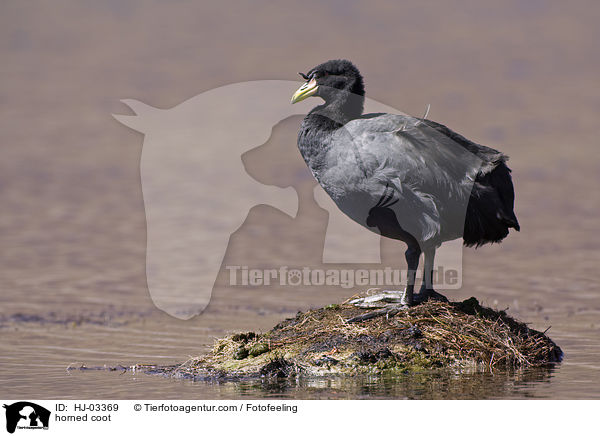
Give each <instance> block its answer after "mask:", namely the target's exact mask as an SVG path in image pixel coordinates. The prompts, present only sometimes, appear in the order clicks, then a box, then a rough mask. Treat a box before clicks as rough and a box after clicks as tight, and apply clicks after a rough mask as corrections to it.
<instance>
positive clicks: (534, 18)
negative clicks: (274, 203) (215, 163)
mask: <svg viewBox="0 0 600 436" xmlns="http://www.w3.org/2000/svg"><path fill="white" fill-rule="evenodd" d="M599 20H600V6H599V5H598V3H597V2H594V1H584V0H578V1H573V2H569V3H568V5H567V4H566V3H564V2H560V1H543V0H528V1H518V0H515V1H504V2H501V3H499V2H491V1H484V2H482V1H467V0H465V1H456V2H443V1H436V2H418V1H405V2H402V3H392V2H380V1H370V2H366V1H330V2H316V1H311V0H305V1H302V2H288V1H282V2H278V3H277V4H275V3H273V2H266V1H253V2H220V3H216V2H215V3H201V2H153V1H143V2H142V1H130V0H127V1H113V0H111V1H105V2H92V1H81V2H74V1H72V2H65V1H54V2H19V1H5V2H3V3H2V5H0V58H1V59H2V61H1V63H0V77H1V81H0V108H1V116H0V141H1V142H0V143H1V153H2V158H1V159H0V199H1V202H2V203H1V208H0V247H1V250H0V265H1V267H0V329H2V333H3V334H2V340H1V341H0V355H1V356H2V357H0V362H1V363H2V364H1V366H0V382H1V386H2V387H1V388H0V397H16V396H19V397H27V396H29V397H36V398H81V397H86V398H89V397H94V398H138V397H139V398H144V397H148V396H152V395H155V396H156V397H160V398H188V397H189V398H198V397H204V398H220V397H234V398H235V397H238V396H239V395H250V396H263V395H264V392H263V391H261V390H259V389H254V388H252V389H246V388H244V387H227V388H224V387H214V386H212V387H199V386H194V385H192V384H189V383H188V384H186V383H185V382H174V381H171V380H162V379H157V378H152V377H146V378H141V379H136V378H127V379H125V378H121V379H119V383H118V384H114V383H112V384H111V383H108V384H107V383H106V380H107V378H109V377H113V375H110V374H87V373H86V374H67V373H66V371H65V369H64V368H65V367H66V366H67V365H69V364H71V363H73V362H76V364H82V363H85V364H86V365H88V366H93V365H103V364H109V365H113V364H125V365H132V364H135V363H175V362H180V361H183V360H185V359H186V358H187V357H188V356H190V355H198V354H200V353H201V352H204V351H206V350H208V349H209V347H210V346H211V344H212V341H213V339H214V337H217V336H221V335H222V334H224V333H225V332H229V331H233V330H242V329H253V330H260V329H262V330H267V329H269V328H270V327H271V326H273V325H274V324H275V323H277V322H278V321H279V320H281V319H283V318H285V317H286V316H290V315H292V314H294V313H295V311H296V310H298V309H302V308H307V307H311V306H319V305H321V304H326V303H328V302H338V301H340V300H342V299H344V298H346V297H347V296H349V295H348V291H347V290H335V289H334V290H328V291H327V292H320V293H315V292H313V293H312V294H311V297H310V299H307V298H306V296H304V295H303V294H301V293H297V294H295V295H293V296H290V295H286V296H285V298H282V296H279V297H278V296H277V295H273V293H272V292H267V291H265V292H264V293H260V292H256V291H253V292H254V293H253V294H252V295H251V296H249V297H243V296H242V297H240V296H239V293H240V292H239V290H236V291H235V292H232V291H231V290H227V289H226V286H225V287H224V288H223V289H222V292H221V293H218V294H217V295H213V301H212V302H211V304H210V305H209V307H208V309H207V310H206V311H205V313H203V314H202V315H201V316H200V317H197V318H195V319H193V320H190V321H181V320H177V319H174V318H171V317H169V316H167V315H166V314H164V313H162V312H161V311H159V310H158V309H156V308H155V307H154V305H153V304H152V301H151V299H150V297H149V294H148V290H147V287H146V277H145V248H146V222H145V215H144V204H143V198H142V190H141V183H140V170H139V165H140V155H141V149H142V143H143V135H142V134H140V133H138V132H135V131H133V130H130V129H128V128H126V127H124V126H123V125H121V124H119V123H118V122H117V121H115V120H114V119H113V118H112V117H111V114H112V113H121V114H130V113H131V112H129V109H128V108H127V107H125V106H124V105H123V104H122V103H120V100H121V99H124V98H133V99H138V100H141V101H143V102H145V103H147V104H149V105H152V106H155V107H158V108H164V109H166V108H171V107H174V106H176V105H178V104H180V103H181V102H183V101H185V100H187V99H189V98H191V97H194V96H196V95H197V94H199V93H201V92H204V91H208V90H210V89H213V88H215V87H219V86H223V85H227V84H230V83H235V82H241V81H248V80H263V79H281V80H297V79H298V76H297V72H298V71H303V72H305V71H307V70H308V69H310V68H311V67H313V66H315V65H317V64H319V63H321V62H323V61H325V60H327V59H332V58H347V59H350V60H352V61H353V62H354V63H355V64H356V65H357V66H358V68H359V69H360V70H361V72H362V74H363V75H364V77H365V82H366V90H367V95H368V96H369V97H370V98H372V99H375V100H377V101H380V102H382V103H385V104H387V105H390V106H393V107H395V108H398V109H399V110H402V111H404V112H406V113H409V114H413V115H417V116H420V115H422V113H423V112H424V109H425V107H426V105H427V104H431V111H430V113H429V118H431V119H433V120H436V121H438V122H441V123H443V124H446V125H448V126H449V127H451V128H452V129H454V130H456V131H458V132H459V133H461V134H463V135H465V136H467V137H468V138H470V139H472V140H474V141H476V142H480V143H483V144H486V145H489V146H491V147H494V148H498V149H500V150H502V151H503V152H505V153H506V154H508V155H509V156H510V158H511V160H510V162H509V166H510V167H511V168H512V169H513V178H514V183H515V188H516V205H515V211H516V214H517V216H518V218H519V221H520V223H521V228H522V230H521V232H520V233H512V234H511V235H510V236H509V237H508V238H507V239H506V241H504V242H503V243H502V244H501V245H494V246H486V247H482V248H480V249H478V250H473V249H466V250H465V251H464V257H463V260H464V264H463V267H464V269H463V288H462V289H461V290H460V291H454V292H453V294H452V295H451V298H452V299H462V298H467V297H470V296H471V295H474V296H476V297H477V298H478V299H480V301H481V302H482V303H484V304H486V305H489V306H492V307H498V308H508V309H509V313H510V314H512V315H513V316H516V317H519V318H520V319H521V320H523V321H526V322H530V323H531V326H532V327H533V328H536V329H539V330H545V329H546V328H548V327H549V326H551V327H552V328H551V329H550V330H549V335H550V336H551V337H552V339H554V340H555V341H556V342H557V343H558V344H559V345H560V346H561V347H562V348H563V351H565V361H564V363H563V364H562V365H561V366H560V367H559V368H558V369H556V370H555V371H553V372H552V373H550V374H547V375H545V376H544V377H542V378H541V379H538V378H535V377H534V380H533V381H531V379H530V378H527V377H522V376H518V377H517V376H514V377H513V376H510V377H508V378H506V381H505V380H504V379H502V382H501V383H500V385H501V388H497V389H496V388H494V387H492V386H491V385H490V386H488V388H489V389H488V388H486V385H485V382H483V387H481V384H480V383H482V382H481V381H478V382H477V383H479V384H477V385H476V386H477V387H476V388H473V389H472V390H468V389H467V390H462V391H460V389H459V390H454V391H453V390H448V392H449V393H448V395H447V397H457V396H459V395H458V394H457V393H456V392H457V391H460V392H467V394H465V396H469V395H471V394H470V393H471V392H472V396H473V397H477V398H484V397H507V398H508V397H524V396H529V397H542V398H544V397H552V398H591V397H596V398H598V397H600V392H598V391H597V389H596V388H595V387H594V386H595V385H597V383H593V381H596V382H598V381H599V380H600V371H599V370H600V364H598V357H600V339H599V338H600V335H599V333H600V316H599V315H600V296H599V294H598V287H599V286H598V285H599V280H598V278H597V276H596V271H597V266H598V265H599V264H600V262H599V261H600V254H599V253H600V250H599V248H600V241H599V238H598V231H599V230H600V224H599V221H598V211H599V206H600V193H599V191H598V185H599V181H600V175H599V173H598V163H599V157H600V153H599V152H598V146H599V145H600V144H599V143H598V134H597V123H598V121H597V116H598V113H599V112H600V86H598V78H599V77H600V52H599V51H598V47H597V42H598V41H599V40H600V27H599V26H598V25H597V23H598V22H599ZM256 104H260V102H256ZM299 122H300V118H297V117H296V118H291V119H289V120H287V121H285V122H283V123H282V124H281V125H280V126H279V128H278V130H277V132H274V136H275V133H277V135H276V140H277V141H280V143H281V144H284V145H289V147H290V148H292V149H293V150H295V141H296V136H295V135H296V130H297V128H298V125H299ZM248 159H249V160H250V161H251V160H252V157H251V156H248ZM259 160H260V159H259ZM302 180H304V182H303V183H306V184H307V185H306V186H309V187H310V186H312V185H311V184H312V183H313V182H312V181H310V179H309V178H307V179H302ZM306 186H305V187H304V188H302V189H308V188H306ZM315 210H316V211H315V212H314V213H315V214H316V215H315V216H317V215H318V213H319V210H318V209H315ZM250 218H251V217H249V219H250ZM259 218H260V217H259ZM257 222H260V219H258V220H257ZM247 225H248V226H251V225H252V222H251V220H250V221H249V222H248V223H247ZM306 225H307V226H308V228H310V220H308V221H307V224H306ZM263 231H264V229H263ZM263 236H264V237H266V238H267V239H268V238H269V237H271V238H273V237H274V236H273V235H270V236H269V235H268V234H267V235H266V236H265V235H264V234H263ZM240 241H244V239H243V237H240V239H238V242H237V244H238V245H240V246H241V247H242V248H241V250H243V248H244V247H246V248H247V247H248V246H249V245H248V244H244V243H243V242H240ZM309 241H310V240H309ZM307 246H310V244H307ZM402 250H403V247H401V248H400V249H399V250H398V253H402ZM511 377H512V378H511ZM515 377H516V378H515ZM519 377H521V378H519ZM498 380H499V379H495V380H494V382H493V383H494V386H497V385H498V383H499V382H498ZM540 380H541V381H540ZM548 382H549V383H548ZM457 383H458V382H457ZM469 386H475V385H472V384H471V385H469ZM312 388H313V389H312V390H307V389H303V388H294V389H292V390H291V391H289V393H288V394H285V395H290V396H292V397H295V398H313V397H349V398H355V397H356V396H357V395H358V394H357V390H356V389H350V388H348V389H343V388H339V386H337V387H336V386H332V385H326V386H322V385H319V386H318V387H317V388H315V387H314V386H313V387H312ZM411 389H413V390H414V389H416V388H414V387H406V389H405V390H401V389H400V390H394V391H393V392H392V393H389V394H387V396H396V397H404V396H410V393H411V392H413V390H411ZM361 392H363V391H361ZM428 392H430V394H429V395H430V396H435V393H433V391H428ZM452 392H454V393H452ZM282 395H283V394H282ZM378 395H382V396H386V395H385V394H382V393H381V392H380V391H377V390H376V389H375V390H374V391H372V392H371V393H370V394H369V393H367V394H366V396H367V397H369V396H378ZM442 396H443V395H442Z"/></svg>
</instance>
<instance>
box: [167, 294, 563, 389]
mask: <svg viewBox="0 0 600 436" xmlns="http://www.w3.org/2000/svg"><path fill="white" fill-rule="evenodd" d="M365 312H366V311H365V309H360V308H357V307H355V306H353V305H350V304H346V303H344V304H339V305H330V306H326V307H324V308H321V309H316V310H310V311H308V312H299V313H298V315H297V316H296V317H295V318H290V319H287V320H285V321H283V322H281V323H279V324H278V325H276V326H275V327H274V328H273V329H272V330H270V331H268V332H266V333H264V334H258V333H254V332H248V333H238V334H235V335H232V336H228V337H226V338H222V339H218V340H217V341H216V343H215V346H214V349H213V351H212V353H210V354H208V355H206V356H201V357H198V358H194V359H191V360H189V361H187V362H185V363H183V364H181V365H177V366H173V367H169V368H162V370H161V372H162V373H164V374H168V375H172V376H176V377H186V378H194V379H209V378H210V379H214V378H219V379H223V378H224V379H240V378H248V377H261V376H262V377H265V376H266V377H290V376H294V377H295V376H298V375H307V376H322V375H355V374H360V373H383V372H407V371H419V370H427V369H432V368H442V367H445V368H448V367H460V368H465V367H471V368H473V369H492V368H500V367H504V368H527V367H534V366H544V365H548V364H551V363H554V362H559V361H560V360H561V358H562V351H561V350H560V348H559V347H558V346H557V345H556V344H555V343H554V342H553V341H552V340H551V339H550V338H548V337H547V336H546V335H545V334H544V333H541V332H539V331H536V330H532V329H530V328H528V327H527V325H526V324H524V323H521V322H518V321H516V320H514V319H513V318H511V317H510V316H508V315H507V314H506V312H504V311H496V310H493V309H490V308H485V307H482V306H481V305H480V304H479V302H478V301H477V300H476V299H475V298H469V299H468V300H465V301H462V302H458V303H442V302H426V303H423V304H421V305H418V306H416V307H412V308H410V309H406V310H401V311H398V312H397V313H395V314H394V315H392V316H380V317H374V318H372V319H367V320H365V321H362V322H352V319H353V318H355V317H357V316H359V315H364V314H365ZM349 321H350V322H349Z"/></svg>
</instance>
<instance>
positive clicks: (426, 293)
mask: <svg viewBox="0 0 600 436" xmlns="http://www.w3.org/2000/svg"><path fill="white" fill-rule="evenodd" d="M413 298H414V302H415V304H420V303H424V302H426V301H429V300H435V301H442V302H444V303H448V299H447V298H446V297H445V296H443V295H442V294H440V293H439V292H436V291H434V290H433V289H424V288H421V289H420V290H419V293H418V294H415V295H414V297H413Z"/></svg>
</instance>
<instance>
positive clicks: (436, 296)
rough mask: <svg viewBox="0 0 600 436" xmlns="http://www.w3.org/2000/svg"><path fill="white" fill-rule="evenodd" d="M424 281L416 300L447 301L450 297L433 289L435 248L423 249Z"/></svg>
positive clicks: (420, 301) (419, 301)
mask: <svg viewBox="0 0 600 436" xmlns="http://www.w3.org/2000/svg"><path fill="white" fill-rule="evenodd" d="M423 253H424V256H423V257H424V258H425V259H424V261H423V283H422V284H421V290H420V291H419V293H418V294H417V295H415V301H416V302H418V303H422V302H424V301H427V300H438V301H445V302H447V301H448V299H447V298H446V297H444V296H443V295H442V294H440V293H438V292H436V291H434V290H433V261H434V259H435V248H427V249H425V250H423Z"/></svg>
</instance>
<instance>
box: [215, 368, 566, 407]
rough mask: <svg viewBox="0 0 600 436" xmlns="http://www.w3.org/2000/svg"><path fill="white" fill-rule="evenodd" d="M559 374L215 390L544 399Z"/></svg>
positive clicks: (446, 375)
mask: <svg viewBox="0 0 600 436" xmlns="http://www.w3.org/2000/svg"><path fill="white" fill-rule="evenodd" d="M554 370H555V369H554V367H544V368H533V369H527V370H519V371H509V370H505V371H494V373H490V372H457V371H451V370H437V371H426V372H417V373H407V374H405V375H393V376H391V375H390V376H376V375H365V376H358V377H340V378H335V377H334V378H300V379H297V380H285V381H273V380H261V381H258V382H249V381H244V382H237V383H231V382H229V383H222V384H216V389H217V390H218V391H219V393H220V395H222V396H224V397H236V396H249V397H255V398H262V397H270V398H294V399H308V398H331V399H361V398H370V399H373V398H380V399H386V398H403V399H429V400H442V399H492V398H507V397H508V398H510V397H514V396H519V397H528V398H543V396H540V395H539V394H537V393H536V386H537V384H539V383H549V382H550V380H551V378H552V374H553V372H554ZM213 388H214V386H213Z"/></svg>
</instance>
